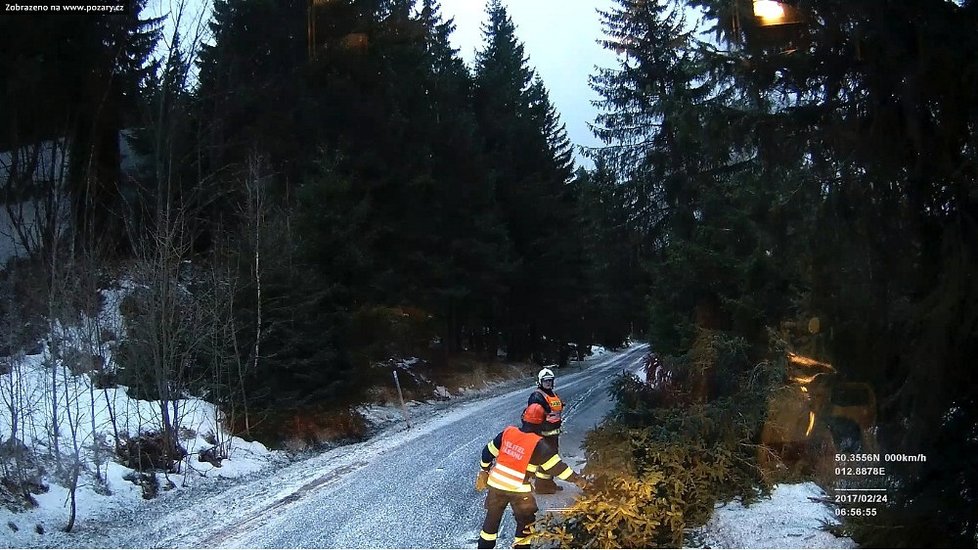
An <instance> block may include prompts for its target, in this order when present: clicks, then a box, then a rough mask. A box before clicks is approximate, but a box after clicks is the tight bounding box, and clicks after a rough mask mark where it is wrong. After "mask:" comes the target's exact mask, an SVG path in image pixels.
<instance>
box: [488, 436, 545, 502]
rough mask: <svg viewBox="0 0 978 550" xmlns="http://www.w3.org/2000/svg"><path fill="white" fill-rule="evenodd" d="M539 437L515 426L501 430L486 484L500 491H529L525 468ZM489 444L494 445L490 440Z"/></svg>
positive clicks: (528, 464)
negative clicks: (493, 462)
mask: <svg viewBox="0 0 978 550" xmlns="http://www.w3.org/2000/svg"><path fill="white" fill-rule="evenodd" d="M541 439H542V438H541V437H540V436H539V435H537V434H535V433H527V432H523V431H520V429H519V428H516V427H515V426H510V427H508V428H506V429H505V430H503V433H502V438H501V440H500V445H499V448H498V449H496V451H497V453H498V454H496V453H493V454H496V463H495V464H494V465H493V467H492V469H491V470H489V481H488V485H489V486H490V487H495V488H496V489H500V490H502V491H512V492H515V493H529V492H530V491H531V490H532V488H531V487H530V484H529V483H528V479H529V477H530V476H529V475H528V474H527V470H528V468H529V466H530V458H532V457H533V451H534V449H536V446H537V443H539V442H540V440H541ZM489 444H490V445H492V446H493V447H495V445H494V442H492V441H490V442H489ZM491 451H492V449H490V452H491Z"/></svg>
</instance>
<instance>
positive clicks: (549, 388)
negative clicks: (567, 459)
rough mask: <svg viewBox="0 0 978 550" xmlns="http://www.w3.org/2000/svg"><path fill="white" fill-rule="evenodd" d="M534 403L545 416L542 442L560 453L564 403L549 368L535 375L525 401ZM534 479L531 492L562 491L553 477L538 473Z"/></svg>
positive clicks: (547, 492)
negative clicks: (535, 382) (535, 377)
mask: <svg viewBox="0 0 978 550" xmlns="http://www.w3.org/2000/svg"><path fill="white" fill-rule="evenodd" d="M534 403H536V404H539V405H540V406H541V407H543V410H544V412H546V414H547V416H546V418H545V419H544V422H543V427H542V428H541V430H540V435H542V436H543V440H544V441H546V442H547V444H548V445H550V446H551V447H553V449H554V452H560V441H559V439H558V438H559V436H560V425H561V421H562V419H561V415H562V414H563V411H564V402H563V401H561V399H560V396H558V395H557V392H556V391H554V371H552V370H550V369H549V368H546V367H545V368H542V369H540V372H538V373H537V387H536V389H535V390H533V393H531V394H530V398H529V399H527V402H526V404H527V406H529V405H532V404H534ZM536 478H537V479H536V481H535V482H534V484H533V490H534V492H536V493H539V494H541V495H552V494H554V493H556V492H557V491H561V490H563V487H561V486H559V485H557V484H556V483H555V482H554V480H553V476H551V475H549V474H547V473H546V472H543V471H538V472H537V473H536Z"/></svg>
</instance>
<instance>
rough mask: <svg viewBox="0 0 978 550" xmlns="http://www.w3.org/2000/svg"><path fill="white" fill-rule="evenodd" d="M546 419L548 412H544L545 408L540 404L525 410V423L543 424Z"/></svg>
mask: <svg viewBox="0 0 978 550" xmlns="http://www.w3.org/2000/svg"><path fill="white" fill-rule="evenodd" d="M546 417H547V411H545V410H543V407H542V406H540V405H539V404H538V403H533V404H531V405H530V406H529V407H527V408H526V409H524V410H523V422H526V423H528V424H543V420H544V419H545V418H546Z"/></svg>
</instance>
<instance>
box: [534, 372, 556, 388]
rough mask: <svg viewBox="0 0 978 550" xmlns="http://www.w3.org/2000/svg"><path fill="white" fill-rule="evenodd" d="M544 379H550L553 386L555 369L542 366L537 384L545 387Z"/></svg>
mask: <svg viewBox="0 0 978 550" xmlns="http://www.w3.org/2000/svg"><path fill="white" fill-rule="evenodd" d="M544 380H549V381H550V387H551V388H553V381H554V371H552V370H550V369H548V368H542V369H540V372H538V373H537V384H538V385H539V386H540V387H541V388H542V387H543V381H544Z"/></svg>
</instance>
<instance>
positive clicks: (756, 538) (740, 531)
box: [691, 482, 857, 548]
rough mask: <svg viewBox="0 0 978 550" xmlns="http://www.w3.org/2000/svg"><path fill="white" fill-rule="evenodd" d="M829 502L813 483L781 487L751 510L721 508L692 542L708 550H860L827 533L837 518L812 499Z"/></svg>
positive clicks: (737, 506) (732, 506) (730, 506)
mask: <svg viewBox="0 0 978 550" xmlns="http://www.w3.org/2000/svg"><path fill="white" fill-rule="evenodd" d="M825 498H827V497H826V495H825V493H824V492H823V491H822V489H821V488H820V487H819V486H818V485H816V484H815V483H812V482H807V483H797V484H790V485H788V484H782V485H778V486H776V487H775V489H774V491H772V493H771V497H770V498H767V499H762V500H760V501H758V502H755V503H754V504H752V505H750V506H746V507H745V506H744V505H743V504H741V503H739V502H731V503H727V504H723V505H718V506H717V508H716V509H715V510H714V511H713V517H712V518H710V520H709V521H708V522H707V523H706V525H704V526H703V527H700V528H698V529H695V530H693V533H692V534H691V539H692V540H694V541H696V542H698V543H700V544H702V545H703V546H702V547H705V548H857V545H856V543H855V541H853V540H852V539H851V538H848V537H837V536H835V535H833V534H832V533H830V532H828V531H826V530H825V529H824V527H825V526H826V525H828V524H835V523H837V522H836V520H835V517H834V516H833V515H832V511H831V509H830V508H829V507H828V506H827V505H826V504H824V503H823V502H817V501H813V500H811V499H818V500H821V499H825ZM697 546H699V545H697Z"/></svg>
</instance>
